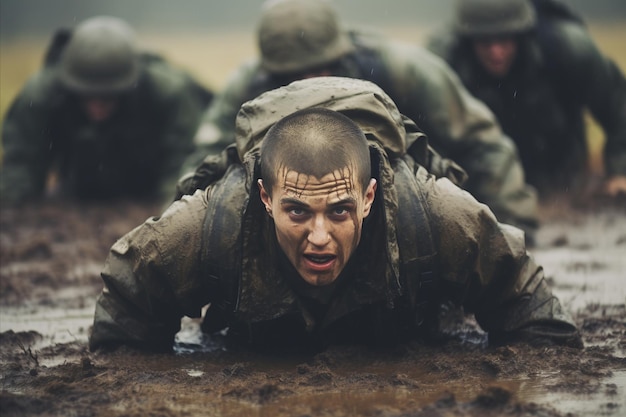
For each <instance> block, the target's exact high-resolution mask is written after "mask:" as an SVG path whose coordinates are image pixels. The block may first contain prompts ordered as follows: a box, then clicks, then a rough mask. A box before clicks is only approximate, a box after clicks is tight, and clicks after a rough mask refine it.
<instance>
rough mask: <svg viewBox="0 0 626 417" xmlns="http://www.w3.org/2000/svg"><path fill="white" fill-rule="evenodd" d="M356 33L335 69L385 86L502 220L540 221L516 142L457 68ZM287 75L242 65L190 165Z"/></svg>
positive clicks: (216, 148) (229, 137) (220, 142)
mask: <svg viewBox="0 0 626 417" xmlns="http://www.w3.org/2000/svg"><path fill="white" fill-rule="evenodd" d="M350 36H351V38H352V40H353V42H354V43H355V46H356V52H354V53H352V54H349V55H347V56H345V57H343V58H342V59H340V61H339V62H337V63H336V65H334V66H333V68H334V73H333V75H335V76H343V77H350V78H358V79H364V80H368V81H373V82H375V83H376V84H378V85H379V86H381V87H382V88H383V90H385V92H386V93H387V94H388V95H389V96H390V97H391V99H392V100H393V101H394V102H395V103H396V105H397V107H398V108H399V109H400V112H401V113H402V114H404V115H406V116H407V117H409V118H410V119H411V120H413V121H414V122H415V123H417V125H418V126H419V127H420V129H422V130H423V131H424V132H425V133H426V135H427V136H428V137H429V141H430V144H431V145H432V146H433V147H434V148H435V150H437V151H438V152H439V153H440V154H441V155H442V156H443V157H445V158H449V159H452V160H454V161H455V162H456V163H458V164H459V165H460V166H461V167H462V168H464V169H465V171H467V173H468V175H469V180H468V182H467V183H466V184H465V187H466V188H467V189H468V190H469V191H470V192H471V193H472V194H473V195H474V196H475V197H476V198H477V199H478V200H479V201H481V202H484V203H486V204H488V205H489V206H490V207H491V209H492V210H493V211H494V212H495V213H496V215H497V216H498V218H499V219H500V220H501V221H505V222H510V223H513V224H516V225H520V226H532V225H534V224H535V223H536V221H537V219H536V215H537V213H536V210H537V207H536V196H535V193H534V190H533V189H531V188H529V187H527V185H526V183H525V180H524V172H523V170H522V168H521V163H520V162H519V160H518V157H517V153H516V150H515V146H514V144H513V143H512V141H511V140H510V139H509V138H508V137H506V136H505V135H504V134H503V133H502V131H501V130H500V128H499V126H498V124H497V122H496V121H495V118H494V116H493V114H491V112H490V111H489V110H488V109H487V108H486V107H485V106H484V104H482V103H480V102H479V101H478V100H476V99H474V98H473V97H472V96H471V95H470V94H469V93H468V92H467V90H465V88H464V87H463V86H462V84H461V83H460V82H459V80H458V78H457V77H456V75H455V74H454V72H453V71H452V70H451V69H450V68H449V67H448V66H447V65H446V64H445V63H444V62H442V61H441V60H440V59H439V58H438V57H436V56H434V55H433V54H431V53H430V52H428V51H426V50H425V49H422V48H419V47H416V46H414V45H409V44H403V43H400V42H390V41H388V40H386V39H384V38H382V37H380V36H377V35H369V34H364V33H359V32H351V34H350ZM287 83H288V80H286V79H283V78H281V77H276V76H272V75H271V74H269V73H267V72H266V71H264V70H263V69H262V68H261V67H260V64H259V62H258V61H257V60H255V61H251V62H249V63H247V64H245V65H243V66H242V67H240V68H239V69H238V71H237V72H236V73H235V74H234V75H233V76H232V78H231V80H230V81H229V83H228V85H227V86H226V87H225V88H224V90H223V91H222V92H221V93H220V94H219V95H218V96H217V97H216V99H215V101H214V102H213V103H212V105H211V106H210V107H209V109H208V111H207V113H206V115H205V118H204V121H203V123H202V125H201V127H200V129H199V130H198V133H197V134H196V137H195V144H196V147H197V150H196V151H195V152H194V154H193V156H192V157H190V158H189V159H188V161H187V162H186V164H185V171H186V172H190V171H193V170H194V169H195V168H196V167H197V166H198V165H199V164H200V162H201V161H202V160H203V158H204V157H205V156H206V155H207V154H215V153H218V152H220V151H221V150H222V149H223V148H224V146H226V145H228V144H230V143H233V141H234V138H235V137H234V128H235V123H234V122H235V117H236V115H237V112H238V111H239V108H240V106H241V105H242V104H243V103H244V102H246V101H248V100H251V99H253V98H254V97H256V96H257V95H259V94H261V93H263V92H265V91H269V90H272V89H274V88H277V87H280V86H283V85H286V84H287Z"/></svg>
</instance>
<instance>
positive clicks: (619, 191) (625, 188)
mask: <svg viewBox="0 0 626 417" xmlns="http://www.w3.org/2000/svg"><path fill="white" fill-rule="evenodd" d="M602 192H603V193H604V194H605V195H607V196H609V197H617V196H619V195H623V196H626V176H624V175H614V176H612V177H609V178H607V179H606V180H605V181H604V185H603V186H602Z"/></svg>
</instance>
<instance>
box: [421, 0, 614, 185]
mask: <svg viewBox="0 0 626 417" xmlns="http://www.w3.org/2000/svg"><path fill="white" fill-rule="evenodd" d="M428 47H429V49H431V50H432V51H433V52H435V53H437V54H438V55H440V56H442V57H443V58H444V59H445V60H446V61H447V62H448V63H449V64H450V65H451V66H452V67H453V68H454V69H455V70H456V71H457V73H458V74H459V76H460V78H461V80H462V81H463V83H464V84H465V86H466V87H467V88H468V89H469V90H470V92H472V93H473V94H474V95H475V96H476V97H478V98H479V99H481V100H482V101H484V102H485V103H486V104H487V105H488V106H489V107H490V108H491V110H492V111H493V112H494V113H495V115H496V117H497V118H498V119H499V121H500V123H501V125H502V127H503V129H504V131H505V132H506V133H507V134H508V135H509V136H510V137H512V138H513V140H514V141H515V142H516V144H517V147H518V149H519V152H520V156H521V159H522V162H523V164H524V168H525V172H526V174H527V177H528V182H529V183H531V184H533V185H535V186H538V187H539V188H540V189H541V190H542V191H543V192H548V191H555V190H558V189H561V190H566V189H569V187H570V186H572V185H577V184H579V185H583V184H584V183H583V182H582V180H584V177H585V175H587V174H588V172H587V169H586V168H587V158H588V150H587V143H586V138H585V124H584V117H583V110H584V109H585V108H588V109H589V110H590V111H591V114H592V115H593V116H594V118H595V119H596V120H597V121H598V122H599V124H600V125H601V126H602V128H603V129H604V133H605V136H606V145H605V147H604V165H605V170H606V175H607V178H606V180H605V181H604V187H603V188H604V191H605V192H607V193H608V194H610V195H616V194H619V193H626V176H625V175H626V81H625V79H624V75H623V74H622V73H621V72H620V70H619V68H618V67H617V66H616V65H615V63H614V62H612V61H611V60H610V59H608V58H607V57H605V56H603V55H602V53H601V52H600V51H599V50H598V48H597V47H596V46H595V45H594V42H593V41H592V39H591V37H590V35H589V33H588V31H587V30H586V28H585V26H584V24H583V23H582V21H581V19H580V18H578V17H577V16H576V15H575V14H574V13H572V12H571V11H570V10H569V9H567V8H566V7H565V6H563V5H562V4H560V3H558V2H556V1H555V0H534V1H532V2H531V1H530V0H461V1H459V2H458V3H457V5H456V12H455V16H454V23H453V25H452V27H451V28H450V27H446V28H443V29H440V30H438V31H436V32H435V33H433V34H432V35H431V36H430V38H429V40H428Z"/></svg>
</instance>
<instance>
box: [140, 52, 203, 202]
mask: <svg viewBox="0 0 626 417" xmlns="http://www.w3.org/2000/svg"><path fill="white" fill-rule="evenodd" d="M147 74H148V76H149V78H150V80H151V85H152V89H153V91H152V97H151V100H152V101H153V104H152V105H154V108H155V110H156V112H155V116H157V117H155V120H154V123H156V124H157V125H158V126H159V129H158V132H159V137H158V138H154V139H155V141H154V143H155V146H158V147H159V152H160V155H161V162H160V165H161V166H160V168H159V173H160V178H159V179H158V183H159V191H160V194H161V197H163V198H166V197H169V198H171V196H172V195H173V193H174V190H175V188H176V181H177V180H178V176H179V172H180V169H181V166H182V164H183V162H184V161H185V158H187V157H188V156H189V155H190V154H191V152H193V136H194V134H195V132H196V130H197V128H198V125H199V123H200V121H201V118H202V115H203V113H204V111H205V107H206V106H205V104H206V103H205V101H204V100H203V99H202V97H201V96H200V95H199V94H198V90H199V87H198V85H197V84H195V81H194V80H193V79H191V78H190V76H189V75H188V74H186V73H184V72H182V71H181V70H179V69H178V68H175V67H173V66H171V65H170V64H169V63H167V62H165V61H163V60H155V61H153V62H151V63H150V64H149V65H148V67H147Z"/></svg>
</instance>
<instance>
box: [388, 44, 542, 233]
mask: <svg viewBox="0 0 626 417" xmlns="http://www.w3.org/2000/svg"><path fill="white" fill-rule="evenodd" d="M385 60H386V62H387V63H388V66H389V68H390V69H391V72H392V77H391V79H392V80H394V83H393V91H392V92H391V93H390V96H391V97H392V99H393V100H394V101H395V102H396V104H397V105H398V108H399V109H400V111H401V112H402V113H403V114H405V115H406V116H408V117H409V118H411V119H412V120H413V121H415V122H416V123H417V124H418V126H419V127H420V128H422V129H423V130H424V132H425V133H426V135H428V137H429V140H430V143H431V145H432V146H433V147H434V148H435V149H436V150H437V151H438V152H439V153H441V154H442V156H444V157H447V158H450V159H452V160H454V161H455V162H457V163H458V164H459V165H461V167H462V168H464V169H465V170H466V172H467V173H468V175H469V179H468V182H467V183H466V184H465V185H464V188H466V189H467V190H468V191H470V192H471V193H472V194H473V195H474V196H475V197H476V198H477V199H478V200H479V201H481V202H483V203H485V204H487V205H489V207H490V208H491V209H492V210H493V211H494V212H495V213H496V215H497V216H498V219H499V220H500V221H503V222H507V223H511V224H515V225H518V226H520V227H524V228H528V229H533V228H534V227H536V224H537V196H536V192H535V190H534V189H533V188H532V187H530V186H528V185H527V184H526V180H525V177H524V170H523V168H522V165H521V162H520V160H519V157H518V154H517V148H516V147H515V144H514V143H513V141H512V140H511V139H510V138H509V137H508V136H506V135H505V134H504V132H503V131H502V130H501V128H500V126H499V124H498V123H497V121H496V119H495V116H494V115H493V113H491V111H490V110H489V109H488V108H487V106H485V105H484V104H483V103H482V102H480V101H478V100H477V99H476V98H474V97H473V96H472V95H471V94H470V93H469V92H468V91H467V90H466V89H465V87H464V86H463V85H462V83H461V82H460V80H459V79H458V77H457V75H456V74H455V73H454V72H453V70H452V69H451V68H450V67H449V66H448V65H447V64H446V63H445V62H444V61H443V60H442V59H440V58H439V57H437V56H435V55H434V54H433V53H431V52H429V51H427V50H425V49H423V48H418V47H415V46H412V45H407V46H405V45H402V44H398V45H393V46H392V47H391V48H390V49H389V50H388V51H387V54H386V59H385Z"/></svg>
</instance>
